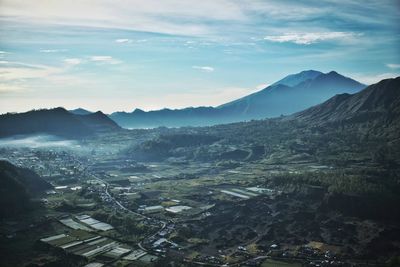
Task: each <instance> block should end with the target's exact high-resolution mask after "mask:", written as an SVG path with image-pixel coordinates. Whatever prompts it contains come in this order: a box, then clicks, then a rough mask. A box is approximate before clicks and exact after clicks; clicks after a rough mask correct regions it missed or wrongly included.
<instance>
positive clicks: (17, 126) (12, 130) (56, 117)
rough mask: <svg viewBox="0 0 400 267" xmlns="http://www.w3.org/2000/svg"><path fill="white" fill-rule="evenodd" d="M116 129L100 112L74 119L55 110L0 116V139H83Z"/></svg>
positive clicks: (67, 113) (61, 111) (59, 109)
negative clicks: (50, 136)
mask: <svg viewBox="0 0 400 267" xmlns="http://www.w3.org/2000/svg"><path fill="white" fill-rule="evenodd" d="M116 129H119V126H118V125H116V124H115V123H114V122H113V121H112V120H110V119H109V118H108V117H107V116H106V115H104V114H103V113H101V112H96V113H93V114H88V115H75V114H72V113H70V112H68V111H67V110H65V109H64V108H55V109H48V110H47V109H43V110H32V111H28V112H25V113H7V114H4V115H0V137H7V136H12V135H24V134H39V133H45V134H53V135H57V136H61V137H67V138H82V137H85V136H89V135H92V134H95V133H97V132H99V131H108V130H116Z"/></svg>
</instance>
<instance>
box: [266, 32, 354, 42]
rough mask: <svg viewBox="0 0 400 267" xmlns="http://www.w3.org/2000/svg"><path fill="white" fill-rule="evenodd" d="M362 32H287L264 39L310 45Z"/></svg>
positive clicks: (345, 37) (343, 38)
mask: <svg viewBox="0 0 400 267" xmlns="http://www.w3.org/2000/svg"><path fill="white" fill-rule="evenodd" d="M357 36H360V34H357V33H353V32H312V33H311V32H310V33H285V34H282V35H268V36H265V37H264V40H267V41H271V42H278V43H286V42H290V43H295V44H301V45H310V44H313V43H318V42H321V41H327V40H345V39H354V38H356V37H357Z"/></svg>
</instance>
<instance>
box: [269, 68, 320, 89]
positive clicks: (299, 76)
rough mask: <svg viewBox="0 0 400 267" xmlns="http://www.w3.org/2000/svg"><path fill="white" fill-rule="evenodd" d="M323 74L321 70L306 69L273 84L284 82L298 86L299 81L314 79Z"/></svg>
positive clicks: (283, 83)
mask: <svg viewBox="0 0 400 267" xmlns="http://www.w3.org/2000/svg"><path fill="white" fill-rule="evenodd" d="M321 74H323V73H322V72H320V71H316V70H305V71H302V72H299V73H296V74H291V75H288V76H286V77H285V78H283V79H281V80H279V81H277V82H275V83H273V84H272V85H278V84H282V85H286V86H296V85H298V84H299V83H302V82H305V81H307V80H312V79H314V78H316V77H317V76H319V75H321Z"/></svg>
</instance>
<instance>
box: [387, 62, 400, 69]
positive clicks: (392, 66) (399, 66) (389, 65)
mask: <svg viewBox="0 0 400 267" xmlns="http://www.w3.org/2000/svg"><path fill="white" fill-rule="evenodd" d="M386 67H388V68H390V69H400V64H390V63H389V64H386Z"/></svg>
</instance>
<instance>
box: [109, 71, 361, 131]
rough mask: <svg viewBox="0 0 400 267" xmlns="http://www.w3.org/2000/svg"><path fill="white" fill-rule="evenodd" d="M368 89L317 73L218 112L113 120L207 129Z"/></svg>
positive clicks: (122, 115) (138, 114)
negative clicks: (206, 127) (204, 127)
mask: <svg viewBox="0 0 400 267" xmlns="http://www.w3.org/2000/svg"><path fill="white" fill-rule="evenodd" d="M363 88H365V85H363V84H361V83H359V82H357V81H355V80H352V79H350V78H348V77H345V76H342V75H340V74H338V73H337V72H334V71H331V72H329V73H322V72H319V71H315V70H308V71H302V72H300V73H297V74H292V75H289V76H287V77H285V78H283V79H281V80H279V81H277V82H276V83H274V84H272V85H270V86H268V87H267V88H265V89H263V90H261V91H259V92H256V93H254V94H251V95H248V96H245V97H243V98H240V99H237V100H235V101H232V102H229V103H226V104H223V105H221V106H218V107H216V108H213V107H198V108H185V109H176V110H171V109H162V110H156V111H149V112H145V111H142V110H138V109H136V110H135V111H133V112H131V113H127V112H115V113H112V114H111V115H110V118H111V119H113V120H114V121H115V122H117V123H118V124H119V125H120V126H122V127H125V128H154V127H158V126H167V127H180V126H208V125H215V124H221V123H230V122H238V121H245V120H252V119H263V118H272V117H278V116H281V115H289V114H292V113H295V112H298V111H300V110H303V109H306V108H309V107H311V106H314V105H316V104H319V103H321V102H323V101H325V100H327V99H329V98H330V97H332V96H334V95H336V94H342V93H356V92H358V91H360V90H361V89H363Z"/></svg>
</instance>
